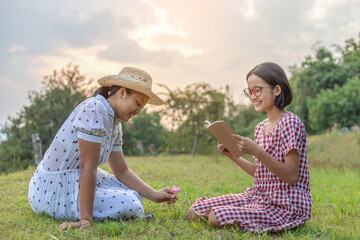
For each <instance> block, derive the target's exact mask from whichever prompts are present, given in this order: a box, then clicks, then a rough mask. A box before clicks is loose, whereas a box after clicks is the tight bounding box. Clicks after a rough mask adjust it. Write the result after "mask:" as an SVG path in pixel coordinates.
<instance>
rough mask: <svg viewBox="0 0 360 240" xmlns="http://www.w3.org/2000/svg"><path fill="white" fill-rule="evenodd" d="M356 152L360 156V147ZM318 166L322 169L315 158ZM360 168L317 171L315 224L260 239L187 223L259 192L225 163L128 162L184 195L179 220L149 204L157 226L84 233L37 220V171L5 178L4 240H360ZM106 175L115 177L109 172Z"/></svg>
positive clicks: (209, 159) (0, 185)
mask: <svg viewBox="0 0 360 240" xmlns="http://www.w3.org/2000/svg"><path fill="white" fill-rule="evenodd" d="M348 139H349V138H348ZM354 139H357V135H356V136H355V137H354ZM309 142H311V141H309ZM313 144H315V143H313ZM354 147H355V150H358V148H359V145H354ZM347 150H349V149H347ZM324 151H328V150H326V149H325V150H324ZM318 154H321V152H320V153H318ZM309 155H310V154H309ZM312 158H313V159H314V160H313V161H316V160H315V159H316V156H315V155H312ZM329 161H330V162H331V161H335V160H333V159H329ZM357 161H358V160H353V162H350V163H349V165H341V167H339V168H336V167H334V166H335V165H336V164H330V165H331V166H323V167H319V164H318V165H317V164H313V165H311V170H310V171H311V173H310V174H311V193H312V196H313V199H314V206H313V211H312V219H311V220H310V221H309V222H307V223H306V224H305V225H303V226H301V227H299V228H297V229H294V230H288V231H285V232H281V233H265V234H261V235H259V234H253V233H249V232H244V231H242V230H240V229H238V228H236V227H226V228H225V229H216V228H213V227H212V226H210V225H209V224H207V223H205V222H198V223H190V222H189V221H188V220H187V218H186V214H187V210H188V208H189V207H190V206H191V204H192V203H193V202H194V201H195V200H196V199H197V198H199V197H201V196H218V195H221V194H226V193H238V192H242V191H244V190H245V189H246V188H247V187H248V186H251V185H252V178H251V177H250V176H248V175H247V174H246V173H244V172H242V171H241V169H240V168H238V167H236V166H235V164H233V163H232V162H231V161H230V160H228V159H226V158H225V157H220V156H217V155H215V156H189V155H180V156H165V155H163V156H157V157H128V158H127V162H128V165H129V166H130V167H131V168H132V169H133V170H134V171H135V172H136V173H137V174H138V175H139V176H140V177H141V178H142V179H143V180H144V181H145V182H147V183H148V184H149V185H151V186H153V187H154V188H158V189H160V188H163V187H165V186H168V187H172V186H173V185H176V186H179V187H180V188H181V191H180V192H179V193H178V196H179V200H178V202H177V203H176V204H175V209H176V216H175V215H174V211H173V209H172V208H169V207H168V206H167V204H156V203H153V202H151V201H149V200H147V199H145V200H144V201H143V204H144V207H145V211H146V212H149V213H152V214H153V215H154V219H152V220H150V221H142V220H139V219H135V220H129V221H106V222H101V223H94V225H93V227H92V228H89V229H86V230H83V231H81V230H78V229H74V230H68V231H62V230H60V229H59V228H58V225H59V224H60V223H61V221H57V220H54V219H52V218H51V217H49V216H46V215H42V216H38V215H35V214H34V213H33V212H32V210H31V208H30V206H29V204H28V201H27V190H28V183H29V180H30V178H31V176H32V174H33V172H34V171H35V167H32V168H30V169H28V170H25V171H22V172H17V173H12V174H8V175H1V176H0V213H1V214H0V239H122V238H123V239H237V238H244V239H259V238H261V239H273V238H275V239H314V238H315V239H359V238H360V232H359V229H360V223H359V219H360V204H359V199H360V170H359V168H354V167H351V166H354V165H353V164H355V165H356V163H357ZM321 165H323V164H321ZM103 168H104V169H105V170H107V171H109V168H108V165H107V164H105V165H103Z"/></svg>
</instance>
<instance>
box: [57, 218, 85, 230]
mask: <svg viewBox="0 0 360 240" xmlns="http://www.w3.org/2000/svg"><path fill="white" fill-rule="evenodd" d="M90 226H91V222H90V221H89V220H87V219H81V220H80V221H78V222H63V223H62V224H60V225H59V228H61V229H62V230H67V229H68V228H69V227H70V228H80V229H85V228H87V227H90Z"/></svg>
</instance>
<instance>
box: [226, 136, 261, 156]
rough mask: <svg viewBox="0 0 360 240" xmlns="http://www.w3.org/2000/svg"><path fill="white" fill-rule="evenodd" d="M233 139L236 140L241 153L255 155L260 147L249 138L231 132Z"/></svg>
mask: <svg viewBox="0 0 360 240" xmlns="http://www.w3.org/2000/svg"><path fill="white" fill-rule="evenodd" d="M232 137H233V138H234V141H236V145H237V146H238V148H239V149H240V151H241V152H242V153H243V154H250V155H253V156H256V155H257V154H258V152H259V151H261V148H260V147H259V145H257V144H256V142H254V141H253V140H251V139H250V138H246V137H242V136H240V135H237V134H235V133H233V134H232Z"/></svg>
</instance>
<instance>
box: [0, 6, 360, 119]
mask: <svg viewBox="0 0 360 240" xmlns="http://www.w3.org/2000/svg"><path fill="white" fill-rule="evenodd" d="M359 11H360V1H359V0H301V1H299V0H281V1H280V0H177V1H175V0H117V1H115V0H114V1H107V0H102V1H95V0H86V1H84V0H78V1H73V0H71V1H70V0H62V1H55V0H22V1H20V0H0V26H1V38H0V89H1V94H0V101H1V110H0V125H3V124H4V123H5V121H6V119H7V116H12V117H14V116H16V112H19V111H20V109H21V108H22V106H24V105H27V104H28V100H27V96H28V92H29V91H32V90H39V89H40V88H41V81H42V77H43V76H45V75H47V74H51V73H52V71H53V70H54V69H57V70H60V69H61V68H63V67H65V65H66V64H67V63H69V62H72V63H74V64H76V65H79V66H80V72H81V73H83V74H86V77H87V78H92V79H95V80H96V79H98V78H100V77H102V76H104V75H109V74H117V73H118V72H119V71H120V70H121V68H122V67H124V66H134V67H138V68H141V69H144V70H146V71H147V72H148V73H149V74H150V75H151V76H152V78H153V81H154V82H155V83H162V84H165V85H167V86H169V87H170V88H171V89H175V88H177V87H180V88H181V87H184V86H186V85H188V84H191V83H194V82H208V83H210V84H211V86H213V87H215V88H220V87H224V86H225V85H226V84H228V85H230V87H231V93H232V94H233V95H234V97H235V98H236V99H237V100H238V101H240V102H244V103H245V102H246V101H247V100H246V99H244V98H243V97H240V96H241V95H242V92H241V91H242V89H243V88H244V87H245V86H246V82H245V76H246V74H247V72H248V71H249V70H250V69H251V68H252V67H254V66H255V65H257V64H259V63H261V62H264V61H273V62H277V63H278V64H280V65H281V66H282V67H283V68H284V69H285V70H286V71H287V72H288V67H289V66H290V65H293V64H299V63H300V62H301V61H302V60H303V59H304V57H305V56H307V55H309V54H313V53H314V49H315V47H316V46H325V47H328V48H331V45H332V44H338V45H341V46H343V45H344V42H345V40H346V39H349V38H356V39H357V38H358V33H359V32H360V14H359ZM153 89H154V91H155V92H159V91H162V89H161V88H160V87H158V86H156V85H154V86H153Z"/></svg>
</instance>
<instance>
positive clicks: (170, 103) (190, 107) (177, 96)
mask: <svg viewBox="0 0 360 240" xmlns="http://www.w3.org/2000/svg"><path fill="white" fill-rule="evenodd" d="M161 86H163V87H164V88H166V90H167V100H166V101H165V106H164V110H163V111H162V114H163V115H162V116H163V117H164V118H165V119H166V120H167V121H168V122H169V124H170V126H171V132H172V137H171V139H169V142H168V143H169V144H168V146H169V147H170V148H176V149H183V150H185V151H188V152H191V153H192V154H193V153H195V152H198V153H206V152H208V151H212V149H213V146H212V145H213V144H211V141H212V138H210V135H209V133H208V131H206V129H205V128H204V121H205V120H210V121H211V122H212V121H216V120H220V119H224V120H226V118H227V116H228V115H229V112H231V110H232V109H233V108H232V101H231V99H230V98H229V97H228V96H227V95H226V94H225V93H223V92H221V91H219V90H216V89H214V88H212V87H211V86H210V85H209V84H207V83H193V84H190V85H187V86H185V88H184V89H179V88H178V89H175V90H170V89H169V88H168V87H166V86H164V85H161ZM199 144H200V145H199ZM209 147H210V148H209Z"/></svg>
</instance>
